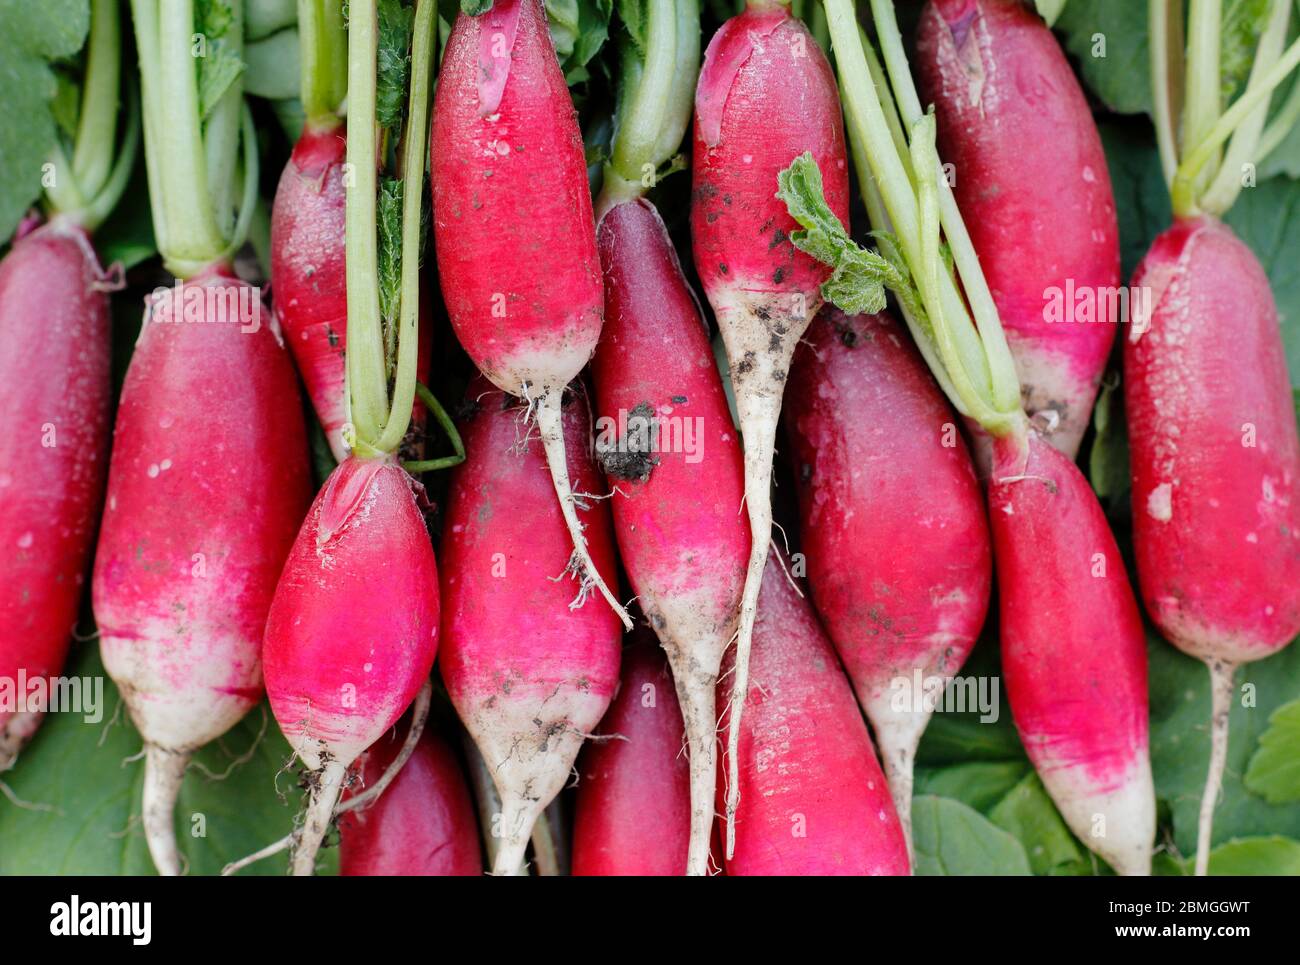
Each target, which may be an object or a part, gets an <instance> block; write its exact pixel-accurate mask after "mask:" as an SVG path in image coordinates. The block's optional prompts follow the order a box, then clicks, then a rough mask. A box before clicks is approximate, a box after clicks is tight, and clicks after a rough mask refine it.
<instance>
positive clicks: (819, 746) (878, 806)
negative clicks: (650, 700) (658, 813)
mask: <svg viewBox="0 0 1300 965" xmlns="http://www.w3.org/2000/svg"><path fill="white" fill-rule="evenodd" d="M769 563H770V565H769V566H768V567H767V570H766V572H765V575H764V577H763V592H762V594H761V595H760V596H759V599H758V620H757V622H756V623H755V624H754V650H753V654H752V656H751V659H750V694H749V700H748V702H747V704H746V712H745V714H744V715H743V717H742V718H741V725H740V726H741V734H740V782H741V789H740V809H739V811H738V812H737V814H736V821H735V824H736V851H735V855H734V856H733V857H732V858H731V859H729V860H728V861H727V874H728V875H906V874H907V873H908V860H907V844H906V842H905V840H904V838H903V828H902V825H901V824H900V822H899V820H898V815H897V814H896V813H895V811H894V802H893V801H892V799H891V798H890V795H889V787H888V785H887V784H886V783H885V776H884V774H882V773H881V771H880V764H879V763H877V761H876V753H875V750H874V748H873V747H872V746H871V737H870V736H869V735H868V733H867V725H866V723H865V722H864V721H863V720H862V713H861V712H860V711H859V710H858V705H857V701H855V700H854V698H853V690H852V688H851V687H850V686H849V681H848V679H847V678H846V677H845V675H844V671H843V669H842V668H841V667H840V663H839V660H838V659H837V658H836V656H835V651H834V650H833V649H832V648H831V643H830V641H829V640H827V639H826V634H825V632H824V631H823V630H822V628H821V624H819V623H818V622H817V617H816V615H815V614H814V613H813V610H812V606H811V605H810V604H809V602H808V600H806V599H803V598H801V597H800V596H799V595H798V594H797V593H796V592H795V590H794V587H793V586H792V585H791V584H790V581H789V578H788V577H787V576H786V574H785V571H784V570H783V569H782V566H781V562H780V561H779V560H778V559H777V558H776V557H775V551H773V558H772V559H771V560H769ZM733 652H734V651H728V659H727V664H728V665H730V664H731V663H732V662H733V659H732V657H731V654H732V653H733ZM732 679H733V678H732V677H731V676H730V675H729V674H726V671H725V670H724V682H723V691H724V693H723V694H722V695H721V697H722V699H723V702H724V704H725V703H726V699H725V698H726V696H727V694H726V691H727V690H728V689H729V688H730V681H731V680H732ZM725 723H726V717H725V716H724V725H725ZM725 756H726V753H725V752H724V758H725ZM719 786H720V787H721V786H722V778H720V779H719Z"/></svg>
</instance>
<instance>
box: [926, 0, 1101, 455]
mask: <svg viewBox="0 0 1300 965" xmlns="http://www.w3.org/2000/svg"><path fill="white" fill-rule="evenodd" d="M913 62H914V64H915V65H916V69H917V73H918V76H919V79H920V83H921V93H922V97H923V98H924V103H926V104H929V103H931V102H933V103H934V105H935V114H936V116H937V119H938V140H939V152H940V154H941V155H942V157H943V159H944V160H945V161H947V162H950V163H951V164H953V165H954V166H955V171H956V183H955V185H954V186H953V192H954V194H955V195H956V197H957V203H958V206H959V207H960V208H961V211H962V215H963V217H964V218H965V221H966V225H967V228H968V229H969V231H970V235H971V240H972V241H973V242H974V245H975V251H976V253H977V254H978V255H979V260H980V265H981V267H982V268H983V270H984V276H985V278H987V280H988V284H989V289H990V290H991V291H992V293H993V300H994V302H995V303H996V305H997V308H998V315H999V317H1000V318H1001V319H1002V326H1003V328H1004V329H1005V331H1006V335H1007V342H1008V344H1009V345H1010V347H1011V351H1012V354H1013V355H1014V357H1015V360H1016V370H1017V372H1018V373H1019V375H1020V383H1021V394H1022V396H1023V398H1024V401H1025V409H1026V411H1027V412H1029V413H1030V415H1035V414H1037V413H1039V412H1042V411H1044V410H1050V411H1051V412H1054V413H1055V414H1056V416H1057V418H1058V419H1059V421H1058V422H1057V425H1056V428H1055V430H1054V431H1052V432H1051V433H1050V434H1049V435H1048V436H1047V439H1048V441H1049V442H1051V443H1052V444H1053V445H1055V446H1056V447H1057V448H1059V449H1060V450H1061V451H1062V452H1065V453H1066V454H1067V455H1069V456H1071V457H1073V456H1074V454H1075V453H1076V452H1077V451H1078V448H1079V440H1080V439H1081V438H1082V437H1083V433H1084V430H1086V429H1087V427H1088V421H1089V418H1090V415H1091V412H1092V403H1093V400H1094V398H1095V397H1096V394H1097V387H1098V385H1099V384H1100V380H1101V376H1102V372H1103V371H1104V369H1105V367H1106V359H1107V357H1108V356H1109V354H1110V349H1111V345H1112V343H1113V342H1114V339H1115V332H1116V327H1117V326H1116V325H1115V324H1114V323H1115V322H1116V321H1117V319H1114V318H1110V317H1109V316H1108V315H1107V310H1106V307H1105V305H1104V304H1103V309H1102V311H1100V312H1098V313H1097V314H1098V315H1099V316H1101V315H1106V317H1104V319H1103V320H1100V321H1094V322H1092V323H1087V322H1083V321H1077V322H1075V321H1069V320H1066V321H1056V322H1049V321H1047V319H1046V318H1045V316H1044V309H1045V307H1046V305H1047V297H1046V291H1047V289H1049V288H1052V287H1056V288H1058V289H1060V290H1061V292H1062V293H1063V296H1062V297H1064V293H1065V290H1066V283H1067V279H1068V280H1071V281H1072V282H1073V284H1074V286H1075V291H1082V290H1085V289H1092V290H1093V291H1094V293H1095V292H1097V291H1099V290H1100V289H1111V288H1114V287H1116V286H1118V285H1119V283H1120V276H1119V270H1120V269H1119V228H1118V223H1117V221H1116V215H1115V198H1114V195H1113V193H1112V192H1111V186H1110V175H1109V173H1108V170H1107V166H1106V155H1105V152H1104V151H1103V150H1102V146H1101V138H1100V137H1099V136H1098V134H1097V126H1096V124H1095V123H1094V121H1093V118H1092V112H1091V111H1090V110H1089V108H1088V103H1087V100H1086V99H1085V98H1084V96H1083V91H1082V89H1081V88H1080V87H1079V82H1078V81H1077V80H1076V79H1075V76H1074V73H1073V71H1071V69H1070V65H1069V63H1068V61H1067V60H1066V59H1065V55H1064V53H1062V51H1061V48H1060V46H1059V45H1058V44H1057V42H1056V39H1055V38H1054V37H1053V36H1052V32H1051V31H1050V30H1049V29H1048V28H1047V26H1046V25H1045V24H1044V23H1043V22H1042V20H1040V19H1039V18H1038V16H1037V15H1036V14H1035V13H1033V12H1032V11H1031V10H1030V9H1029V7H1028V6H1027V5H1025V4H1022V3H1019V2H1017V0H931V2H930V3H929V4H927V5H926V8H925V10H924V12H923V13H922V15H921V22H920V27H919V33H918V37H917V49H916V56H915V58H914V61H913ZM1101 301H1102V302H1103V303H1105V301H1106V300H1105V299H1101ZM1067 319H1068V316H1067Z"/></svg>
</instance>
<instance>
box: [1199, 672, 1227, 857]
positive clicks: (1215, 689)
mask: <svg viewBox="0 0 1300 965" xmlns="http://www.w3.org/2000/svg"><path fill="white" fill-rule="evenodd" d="M1206 666H1208V667H1209V669H1210V768H1209V772H1208V774H1207V775H1206V777H1205V791H1204V792H1203V793H1202V795H1201V813H1200V818H1199V820H1198V821H1197V826H1196V875H1197V877H1204V876H1205V875H1207V874H1209V873H1210V846H1211V845H1212V843H1213V841H1212V832H1213V830H1214V807H1215V805H1216V804H1218V802H1219V791H1220V790H1221V789H1222V788H1223V768H1224V765H1225V764H1227V762H1228V722H1229V720H1230V719H1231V717H1232V696H1233V692H1234V684H1233V677H1234V676H1235V675H1236V671H1237V666H1236V664H1232V663H1228V662H1226V661H1224V660H1207V661H1206Z"/></svg>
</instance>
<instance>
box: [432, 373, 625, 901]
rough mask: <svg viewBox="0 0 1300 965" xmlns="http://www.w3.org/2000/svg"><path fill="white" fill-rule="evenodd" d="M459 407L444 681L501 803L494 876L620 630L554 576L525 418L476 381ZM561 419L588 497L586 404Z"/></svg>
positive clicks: (557, 534) (577, 736)
mask: <svg viewBox="0 0 1300 965" xmlns="http://www.w3.org/2000/svg"><path fill="white" fill-rule="evenodd" d="M467 398H468V400H469V401H470V403H471V406H472V409H473V413H472V415H470V416H469V417H468V419H467V420H466V421H465V423H464V424H463V426H462V429H461V434H462V437H463V439H464V443H465V449H466V451H467V452H468V453H469V459H468V460H467V461H466V462H465V463H464V465H462V466H460V467H459V468H458V469H457V470H456V471H455V472H454V473H453V474H452V480H451V491H450V494H449V496H448V500H447V515H446V522H445V525H444V528H443V540H442V556H443V570H442V573H443V585H442V593H443V604H444V607H443V624H442V637H443V641H442V656H441V668H442V678H443V680H444V681H445V682H446V685H447V692H448V694H450V696H451V700H452V703H453V704H454V705H455V706H456V711H457V713H458V714H459V715H460V718H461V720H462V721H463V722H464V724H465V727H466V729H467V730H468V731H469V732H470V735H471V736H472V737H473V738H474V743H475V744H476V745H477V746H478V749H479V751H480V752H481V753H482V755H483V759H484V761H485V762H486V763H487V768H488V770H489V772H490V773H491V775H492V780H493V781H494V782H495V784H496V788H497V791H498V793H499V794H500V796H501V802H502V811H501V813H500V814H499V815H495V816H494V819H493V821H492V827H491V828H490V831H491V833H492V836H493V837H494V838H497V839H498V841H499V848H498V851H497V855H496V860H495V861H494V862H493V873H494V874H499V875H500V874H518V873H521V872H522V865H523V859H524V850H525V848H526V847H527V846H528V839H529V836H530V835H531V834H532V830H533V825H534V823H535V822H536V821H537V818H538V816H539V815H540V814H541V813H542V811H543V810H544V809H545V808H546V806H547V805H548V804H550V802H551V800H552V799H553V798H554V797H555V795H556V794H558V793H559V792H560V790H561V789H562V788H563V787H564V785H565V784H566V783H567V782H568V780H569V775H570V771H571V769H572V767H573V762H574V760H575V758H576V757H577V755H578V750H579V748H581V746H582V742H583V740H584V739H585V738H586V737H587V735H588V734H590V733H591V732H592V731H593V730H594V729H595V727H596V725H597V724H598V723H599V722H600V719H601V717H602V716H604V713H605V710H606V708H607V707H608V706H609V702H610V700H611V698H612V697H613V696H614V691H615V689H616V688H617V686H618V662H619V623H618V620H617V619H616V617H615V615H614V614H613V612H612V611H611V610H610V609H608V608H605V607H589V606H582V605H581V603H582V600H583V597H584V592H585V589H584V591H580V593H579V597H578V599H577V600H574V599H573V593H572V590H571V589H570V588H569V586H568V585H566V584H567V581H565V580H561V579H559V577H560V575H561V574H563V573H565V572H566V567H567V562H568V560H569V558H570V556H571V554H572V549H571V545H570V537H569V535H568V528H567V525H566V521H565V519H564V514H563V513H562V511H561V508H560V506H559V505H557V503H556V500H555V494H554V492H553V488H552V484H551V472H550V470H549V469H548V468H547V466H546V460H545V456H544V454H543V448H544V447H541V446H539V445H538V444H537V440H536V438H535V437H532V436H531V435H530V426H529V425H528V424H526V422H527V419H526V413H527V409H526V408H522V407H516V406H515V405H513V399H512V397H511V395H510V394H509V393H503V392H500V391H497V390H495V389H493V388H492V386H491V385H489V384H488V383H487V381H486V380H484V379H481V378H476V379H475V380H474V381H473V382H472V383H471V385H470V388H469V392H468V395H467ZM562 413H563V416H564V421H563V428H564V433H565V437H566V438H565V440H564V444H565V447H566V452H567V457H566V458H567V459H568V466H567V467H566V469H565V471H566V473H567V474H568V475H569V477H570V478H571V479H572V480H573V486H574V491H575V492H578V493H590V492H593V491H595V490H596V489H597V487H598V486H599V482H600V480H599V473H598V471H597V470H596V467H595V464H594V462H593V460H592V458H591V455H590V452H589V445H590V443H589V439H590V433H591V426H590V420H589V417H588V415H587V411H586V406H585V405H584V404H583V403H582V401H581V399H579V398H577V397H574V398H572V400H571V401H570V402H569V403H568V405H566V406H565V407H564V408H563V410H562ZM589 499H590V497H588V499H584V500H583V508H582V515H583V517H584V523H585V526H586V530H587V537H588V540H589V543H590V553H591V558H592V559H593V560H594V562H595V565H596V566H598V567H600V569H601V570H602V571H603V573H604V574H605V575H606V577H607V578H609V579H612V578H613V576H614V547H613V536H612V534H611V532H610V525H609V510H608V508H607V506H606V504H605V503H603V502H600V501H595V500H591V501H588V500H589ZM573 575H574V577H575V578H578V576H577V574H573ZM586 585H587V584H586V582H585V580H584V588H585V587H586Z"/></svg>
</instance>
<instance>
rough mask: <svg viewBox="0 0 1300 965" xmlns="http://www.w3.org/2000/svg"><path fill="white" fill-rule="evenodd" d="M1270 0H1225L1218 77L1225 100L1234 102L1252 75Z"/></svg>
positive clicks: (1224, 101)
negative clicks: (1238, 92)
mask: <svg viewBox="0 0 1300 965" xmlns="http://www.w3.org/2000/svg"><path fill="white" fill-rule="evenodd" d="M1279 2H1285V0H1279ZM1270 7H1271V3H1270V0H1226V2H1225V3H1224V5H1223V19H1222V23H1223V27H1222V33H1221V34H1220V37H1219V76H1220V84H1221V85H1222V90H1223V103H1224V104H1225V105H1226V104H1229V103H1231V101H1232V99H1233V96H1234V95H1235V94H1236V93H1237V91H1238V90H1240V89H1241V86H1242V84H1244V83H1245V82H1246V78H1247V77H1248V76H1249V75H1250V68H1251V65H1252V64H1253V63H1254V62H1255V48H1256V46H1257V45H1258V44H1259V35H1260V34H1261V33H1263V32H1264V26H1265V25H1266V24H1267V23H1268V17H1269V11H1270Z"/></svg>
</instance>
